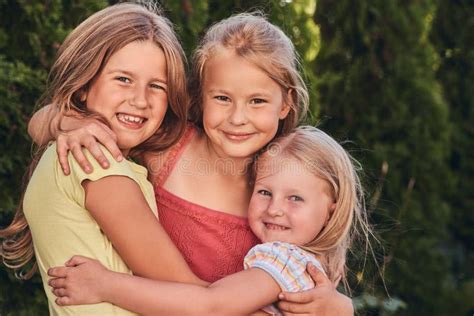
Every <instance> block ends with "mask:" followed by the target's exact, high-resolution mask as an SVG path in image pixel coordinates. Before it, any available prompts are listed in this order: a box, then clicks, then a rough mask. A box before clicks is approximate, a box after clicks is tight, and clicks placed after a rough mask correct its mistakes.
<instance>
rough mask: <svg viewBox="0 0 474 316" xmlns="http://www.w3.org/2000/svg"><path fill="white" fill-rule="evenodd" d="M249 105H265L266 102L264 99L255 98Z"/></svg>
mask: <svg viewBox="0 0 474 316" xmlns="http://www.w3.org/2000/svg"><path fill="white" fill-rule="evenodd" d="M250 103H251V104H262V103H267V100H265V99H260V98H255V99H252V100H251V101H250Z"/></svg>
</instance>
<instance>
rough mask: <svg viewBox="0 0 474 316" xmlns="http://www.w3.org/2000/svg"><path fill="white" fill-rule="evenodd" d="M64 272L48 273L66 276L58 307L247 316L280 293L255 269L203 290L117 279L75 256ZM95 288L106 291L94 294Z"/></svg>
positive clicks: (60, 282)
mask: <svg viewBox="0 0 474 316" xmlns="http://www.w3.org/2000/svg"><path fill="white" fill-rule="evenodd" d="M68 266H69V268H64V267H62V268H55V269H52V270H51V271H50V272H51V273H50V274H53V275H56V276H65V275H67V278H62V279H55V280H54V281H53V284H52V285H54V286H55V290H54V292H55V294H56V295H58V296H60V298H58V299H57V303H58V304H59V305H74V304H83V303H85V302H86V303H99V302H103V301H107V302H110V303H112V304H115V305H118V306H120V307H122V308H125V309H128V310H131V311H133V312H136V313H139V314H144V315H245V314H250V313H251V312H253V311H255V310H258V309H259V308H261V307H264V306H266V305H268V304H270V303H271V302H273V301H276V300H277V296H278V293H280V287H279V286H278V284H277V283H276V281H275V280H273V278H272V277H271V276H270V275H269V274H268V273H266V272H264V271H263V270H260V269H257V268H253V269H249V270H245V271H241V272H239V273H236V274H233V275H230V276H228V277H225V278H224V279H221V280H219V281H217V282H215V283H213V284H211V285H209V286H207V287H203V286H197V285H190V284H179V283H169V282H160V281H152V280H148V279H144V278H139V277H135V276H130V275H126V274H121V273H116V272H112V271H109V270H107V269H105V268H104V267H103V266H102V265H101V264H100V263H99V262H98V261H96V260H92V259H87V258H84V257H78V256H76V257H74V258H73V259H72V260H71V262H68ZM67 269H70V270H67ZM66 282H67V287H66V286H65V284H66ZM99 283H101V284H107V286H106V287H105V286H104V287H102V288H98V287H97V284H99Z"/></svg>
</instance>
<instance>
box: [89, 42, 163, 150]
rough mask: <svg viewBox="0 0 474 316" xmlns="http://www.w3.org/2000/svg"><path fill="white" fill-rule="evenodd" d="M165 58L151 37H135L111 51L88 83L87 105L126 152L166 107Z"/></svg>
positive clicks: (159, 119)
mask: <svg viewBox="0 0 474 316" xmlns="http://www.w3.org/2000/svg"><path fill="white" fill-rule="evenodd" d="M166 74H167V72H166V60H165V56H164V54H163V51H162V49H161V48H160V47H159V46H158V45H156V44H155V43H154V42H152V41H135V42H131V43H129V44H127V45H126V46H124V47H123V48H121V49H120V50H118V51H117V52H116V53H115V54H113V55H112V56H111V57H110V59H109V60H108V62H107V63H106V64H105V66H104V68H103V69H102V71H101V72H100V74H99V75H98V76H97V78H95V79H94V81H93V82H92V84H91V85H90V87H89V89H88V91H87V93H86V95H85V99H86V103H87V109H88V110H90V111H92V112H96V113H99V114H101V115H102V116H103V117H104V118H105V119H106V120H107V122H108V123H109V124H110V127H111V128H112V130H113V131H114V132H115V134H116V135H117V140H118V146H119V148H120V149H121V150H122V152H123V153H124V154H125V155H127V154H128V151H129V150H130V149H132V148H133V147H135V146H137V145H139V144H141V143H143V142H144V141H145V140H147V139H148V138H149V137H150V136H152V135H153V134H154V133H155V132H156V131H157V130H158V128H159V127H160V125H161V122H162V120H163V118H164V116H165V113H166V109H167V106H168V105H167V104H168V101H167V92H166V91H167V85H166V83H167V76H166Z"/></svg>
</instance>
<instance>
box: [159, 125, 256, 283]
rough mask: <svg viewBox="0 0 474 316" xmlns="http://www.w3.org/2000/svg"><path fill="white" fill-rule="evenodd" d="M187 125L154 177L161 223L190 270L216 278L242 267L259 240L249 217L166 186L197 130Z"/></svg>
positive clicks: (210, 278) (209, 279)
mask: <svg viewBox="0 0 474 316" xmlns="http://www.w3.org/2000/svg"><path fill="white" fill-rule="evenodd" d="M196 132H197V131H196V128H195V127H193V126H192V125H188V127H187V129H186V132H185V134H184V136H183V137H182V138H181V140H180V141H179V142H178V144H176V145H175V146H174V147H173V148H172V149H171V152H170V153H169V156H168V159H167V162H166V163H165V165H164V167H163V168H162V169H161V171H160V173H159V174H158V175H157V176H156V178H155V181H154V182H155V196H156V203H157V206H158V213H159V218H160V223H161V225H163V227H164V229H165V230H166V232H167V233H168V235H169V236H170V237H171V239H172V240H173V242H174V243H175V245H176V246H177V247H178V249H179V250H180V251H181V253H182V254H183V256H184V259H185V260H186V261H187V263H188V264H189V266H190V268H191V270H192V271H193V272H194V273H195V274H196V275H197V276H198V277H199V278H201V279H203V280H205V281H208V282H214V281H217V280H219V279H221V278H223V277H225V276H227V275H229V274H232V273H235V272H238V271H241V270H243V260H244V257H245V255H246V254H247V252H248V251H249V250H250V248H252V247H253V246H255V245H256V244H257V243H258V239H257V237H255V235H254V234H253V233H252V231H251V230H250V226H249V224H248V222H247V218H244V217H240V216H236V215H232V214H227V213H223V212H220V211H217V210H212V209H209V208H206V207H204V206H201V205H197V204H194V203H192V202H189V201H186V200H184V199H182V198H180V197H178V196H176V195H174V194H173V193H171V192H169V191H167V190H165V189H164V188H163V185H164V183H165V182H166V180H167V178H168V176H169V175H170V174H171V172H172V171H173V168H174V166H175V165H176V162H177V161H178V160H179V158H180V157H181V155H182V153H183V151H184V149H185V148H186V146H187V145H188V144H189V142H190V140H191V139H192V138H193V136H194V135H195V133H196Z"/></svg>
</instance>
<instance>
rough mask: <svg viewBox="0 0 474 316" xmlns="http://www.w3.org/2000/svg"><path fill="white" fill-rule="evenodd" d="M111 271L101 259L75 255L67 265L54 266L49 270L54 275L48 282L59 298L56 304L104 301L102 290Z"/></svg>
mask: <svg viewBox="0 0 474 316" xmlns="http://www.w3.org/2000/svg"><path fill="white" fill-rule="evenodd" d="M108 273H110V271H109V270H107V269H106V268H105V267H104V266H103V265H102V264H101V263H100V262H99V261H97V260H93V259H89V258H86V257H82V256H74V257H72V258H71V259H70V260H69V261H68V262H66V266H65V267H54V268H51V269H49V270H48V275H49V276H51V277H53V278H52V279H50V280H49V282H48V284H49V285H50V286H51V287H52V288H53V294H54V295H56V296H57V297H58V298H57V299H56V304H58V305H61V306H64V305H82V304H96V303H101V302H103V301H104V299H103V295H102V292H101V291H102V290H103V287H104V286H105V285H106V284H107V282H106V281H105V279H106V276H107V274H108Z"/></svg>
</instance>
